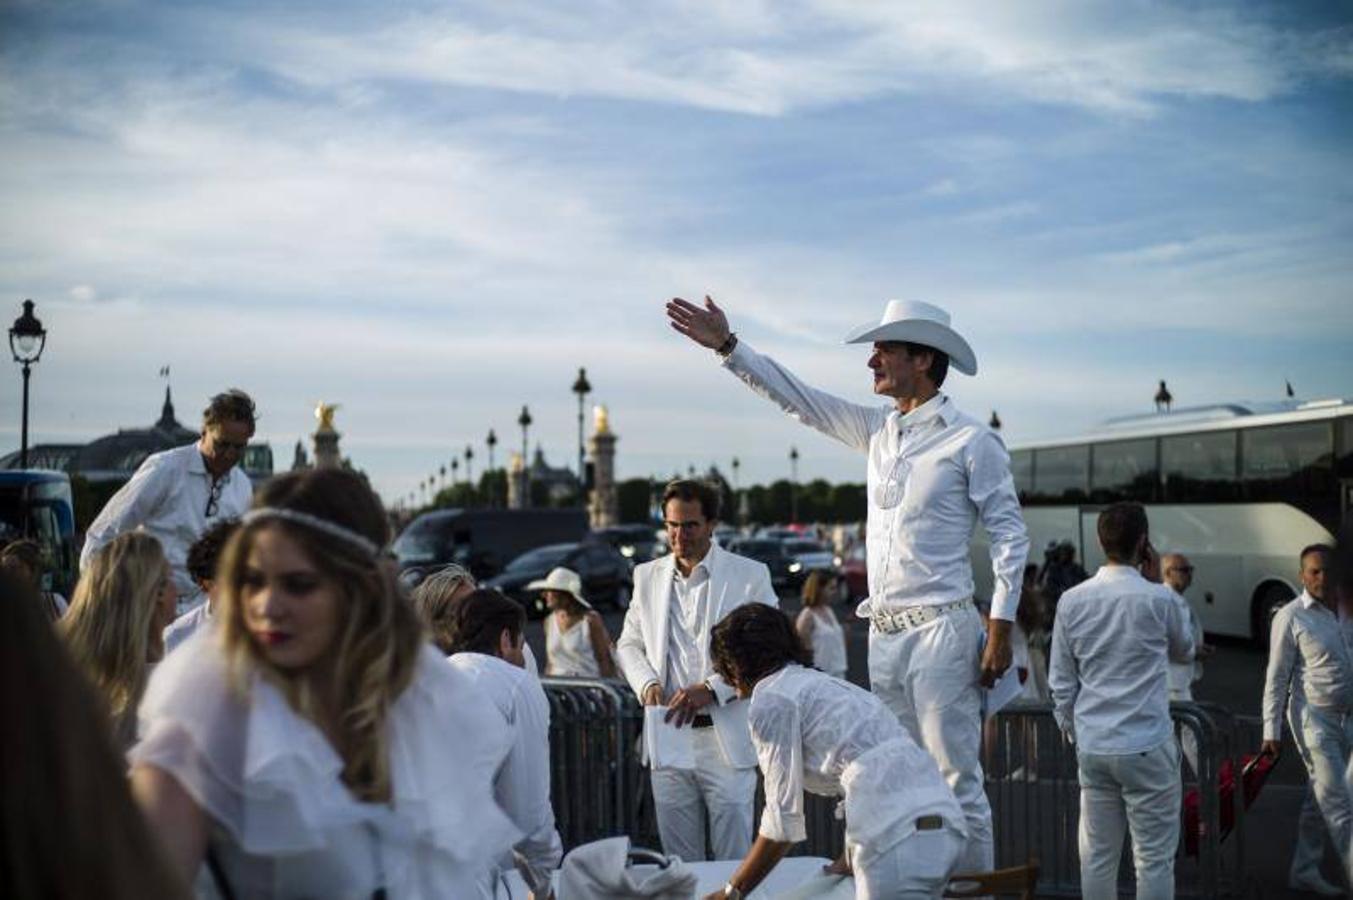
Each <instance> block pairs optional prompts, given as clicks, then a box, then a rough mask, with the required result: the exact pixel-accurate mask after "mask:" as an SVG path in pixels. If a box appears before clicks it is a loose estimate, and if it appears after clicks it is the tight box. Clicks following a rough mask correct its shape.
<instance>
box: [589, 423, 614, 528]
mask: <svg viewBox="0 0 1353 900" xmlns="http://www.w3.org/2000/svg"><path fill="white" fill-rule="evenodd" d="M615 442H616V436H615V435H614V434H612V433H611V423H610V420H609V417H608V416H607V413H606V407H604V406H598V407H597V408H596V411H595V425H594V427H593V433H592V437H591V438H589V439H588V441H587V443H588V449H589V450H590V451H591V453H592V501H591V503H590V504H589V506H588V516H589V518H590V519H591V521H592V527H593V528H606V527H607V526H609V525H618V524H619V519H620V498H619V497H618V496H617V495H616V491H615Z"/></svg>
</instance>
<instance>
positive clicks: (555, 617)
mask: <svg viewBox="0 0 1353 900" xmlns="http://www.w3.org/2000/svg"><path fill="white" fill-rule="evenodd" d="M526 589H527V590H528V591H543V592H544V593H545V603H546V605H547V606H548V607H549V610H550V611H549V613H548V614H547V615H546V616H545V674H546V675H555V676H564V677H566V678H614V677H615V661H614V660H613V659H612V658H611V636H610V635H609V634H607V633H606V623H605V622H603V621H602V619H601V614H600V613H598V612H597V611H596V610H595V609H593V608H592V604H591V603H588V602H587V600H586V598H584V597H583V580H582V578H581V577H580V576H579V575H578V573H577V572H575V571H573V570H572V569H566V568H564V567H563V566H557V567H556V568H554V569H551V570H550V573H549V574H548V575H546V576H545V577H544V578H542V579H540V580H539V581H533V582H531V583H530V584H528V585H527V586H526Z"/></svg>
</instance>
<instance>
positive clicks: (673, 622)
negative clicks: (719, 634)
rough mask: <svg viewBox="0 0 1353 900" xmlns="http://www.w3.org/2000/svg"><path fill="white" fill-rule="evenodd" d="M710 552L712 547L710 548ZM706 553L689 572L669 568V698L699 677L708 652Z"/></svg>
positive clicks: (664, 688) (667, 691) (667, 686)
mask: <svg viewBox="0 0 1353 900" xmlns="http://www.w3.org/2000/svg"><path fill="white" fill-rule="evenodd" d="M710 549H711V551H712V550H713V547H711V548H710ZM708 561H709V554H705V558H704V559H702V560H700V562H698V563H696V564H695V567H694V568H693V569H691V574H690V575H685V576H683V575H682V574H681V570H680V569H673V571H672V593H671V597H670V600H669V602H670V603H671V604H672V609H671V612H669V613H668V614H667V683H666V684H665V685H663V690H664V691H665V692H666V694H667V696H668V697H669V698H670V697H671V696H672V695H673V694H674V693H676V692H677V691H679V690H681V689H682V688H684V687H689V686H690V685H692V684H696V683H697V682H700V681H702V680H703V678H702V674H703V672H704V670H705V658H706V657H707V656H708V655H709V653H708V648H706V647H705V646H704V645H705V644H708V643H709V625H708V622H707V620H708V618H709V616H708V614H707V613H706V610H705V607H706V606H707V605H708V604H709V567H708V566H706V565H705V563H706V562H708Z"/></svg>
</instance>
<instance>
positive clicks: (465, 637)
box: [445, 588, 563, 900]
mask: <svg viewBox="0 0 1353 900" xmlns="http://www.w3.org/2000/svg"><path fill="white" fill-rule="evenodd" d="M525 624H526V614H525V612H524V611H523V609H522V607H521V604H519V603H517V602H516V601H515V600H511V599H509V598H508V597H506V596H504V595H503V594H502V593H501V592H499V591H496V590H493V589H491V588H489V589H484V588H480V589H476V590H474V591H473V592H471V593H469V594H467V595H465V596H464V597H463V598H461V599H460V600H458V601H456V602H455V603H454V604H453V605H452V606H451V607H450V608H449V611H448V613H447V615H446V618H445V625H446V635H445V636H446V640H447V641H448V642H449V645H450V649H451V655H450V656H448V657H447V659H448V661H449V662H450V663H451V665H452V666H454V667H455V668H457V669H459V670H461V671H462V672H464V673H465V674H466V675H469V676H470V677H471V678H472V679H474V684H475V686H476V687H478V688H479V689H480V691H482V692H483V694H484V696H485V698H486V699H487V700H488V701H489V702H490V703H492V704H493V706H494V708H495V709H497V710H498V712H499V713H501V714H502V716H503V718H504V719H505V720H506V721H507V724H508V725H509V726H510V727H511V729H512V733H513V741H512V747H511V749H510V750H509V751H508V754H507V758H506V759H505V760H504V761H503V764H502V766H501V767H500V768H499V770H498V773H497V775H496V776H495V778H494V780H493V796H494V799H496V800H497V801H498V804H499V805H500V806H501V807H502V808H503V811H504V812H505V813H507V816H508V818H509V819H511V820H512V821H513V823H514V824H515V825H516V826H517V827H518V828H520V829H521V830H522V834H523V837H522V839H521V840H520V841H518V842H517V844H516V846H515V847H514V850H513V855H514V862H515V867H516V868H517V870H518V871H519V872H521V874H522V877H523V879H524V880H525V881H526V884H527V886H528V887H529V888H530V889H531V891H532V893H531V896H532V897H534V898H538V900H543V898H545V897H548V896H550V873H551V872H552V871H553V870H554V869H556V868H558V866H559V860H560V859H561V858H562V856H563V843H562V842H561V841H560V839H559V832H558V830H557V829H556V828H555V822H554V808H553V807H552V806H551V805H550V704H549V700H547V699H546V697H545V691H544V689H543V688H542V687H541V685H540V681H539V679H537V678H534V677H532V676H531V674H530V673H528V672H527V671H526V654H525V652H524V648H525V646H526V640H525V632H524V626H525ZM499 864H500V867H501V868H507V867H508V866H509V865H510V863H509V861H508V860H500V861H499Z"/></svg>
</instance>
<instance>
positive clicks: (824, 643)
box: [794, 572, 846, 678]
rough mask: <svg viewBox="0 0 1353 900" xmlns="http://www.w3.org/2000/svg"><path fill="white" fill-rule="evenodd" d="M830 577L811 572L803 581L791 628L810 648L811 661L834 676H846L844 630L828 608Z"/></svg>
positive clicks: (830, 594)
mask: <svg viewBox="0 0 1353 900" xmlns="http://www.w3.org/2000/svg"><path fill="white" fill-rule="evenodd" d="M832 587H833V583H832V577H831V576H830V575H828V574H827V573H826V572H813V573H812V574H810V575H809V576H808V580H806V581H805V582H804V583H803V595H802V599H803V608H802V609H801V610H799V616H798V618H797V619H795V620H794V630H795V631H797V632H798V635H799V639H800V640H802V641H803V643H804V646H806V647H808V648H809V649H810V650H812V652H813V665H814V666H815V667H816V668H818V669H821V670H822V671H824V672H826V673H827V674H828V675H835V676H836V677H837V678H845V677H846V634H845V630H844V629H842V628H841V623H840V622H838V621H837V620H836V611H835V610H833V609H832V600H831V598H832Z"/></svg>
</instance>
